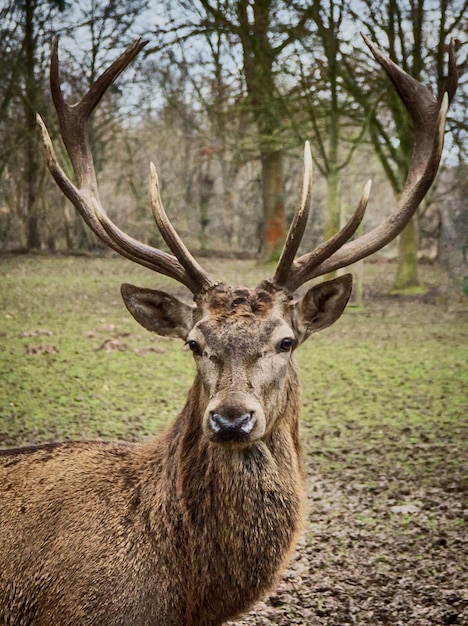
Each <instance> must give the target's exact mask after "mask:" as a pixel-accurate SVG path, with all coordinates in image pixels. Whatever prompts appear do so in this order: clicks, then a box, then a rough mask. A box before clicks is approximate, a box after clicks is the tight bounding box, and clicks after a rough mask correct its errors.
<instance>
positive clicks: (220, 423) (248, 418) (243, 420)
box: [209, 407, 257, 442]
mask: <svg viewBox="0 0 468 626" xmlns="http://www.w3.org/2000/svg"><path fill="white" fill-rule="evenodd" d="M256 421H257V418H256V417H255V413H254V411H249V412H241V411H239V409H235V408H231V407H224V408H222V409H221V408H220V409H218V410H217V411H210V421H209V426H210V430H211V432H212V433H213V434H214V435H215V438H216V440H217V441H222V442H224V441H245V440H246V439H248V437H249V435H250V433H251V432H252V430H253V428H254V426H255V423H256Z"/></svg>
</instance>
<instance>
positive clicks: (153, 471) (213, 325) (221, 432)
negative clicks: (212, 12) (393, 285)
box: [0, 39, 456, 626]
mask: <svg viewBox="0 0 468 626" xmlns="http://www.w3.org/2000/svg"><path fill="white" fill-rule="evenodd" d="M366 43H367V45H368V46H369V48H370V50H371V51H372V53H373V55H374V56H375V58H376V59H377V61H378V62H379V63H380V64H381V65H382V67H383V68H384V69H385V71H386V72H387V74H388V76H389V77H390V79H391V80H392V82H393V83H394V85H395V87H396V89H397V90H398V93H399V95H400V97H401V99H402V101H403V102H404V104H405V105H406V107H407V109H408V111H409V113H410V114H411V116H412V118H413V121H414V153H413V157H412V160H411V163H410V167H409V174H408V179H407V182H406V185H405V188H404V191H403V194H402V197H401V200H400V201H399V203H398V206H397V208H396V210H395V212H394V213H393V214H392V215H390V216H389V217H388V219H387V220H386V221H385V222H384V223H383V224H382V225H380V226H378V227H377V228H375V230H373V231H371V232H369V233H367V234H365V235H364V236H362V237H361V238H359V239H356V240H354V241H352V242H348V240H349V238H350V237H351V235H352V234H353V233H354V232H355V230H356V228H357V226H358V224H359V222H360V221H361V219H362V217H363V214H364V210H365V208H366V204H367V200H368V196H369V189H370V187H369V185H367V186H366V188H365V190H364V193H363V196H362V198H361V201H360V203H359V205H358V208H357V210H356V212H355V214H354V215H353V217H352V218H351V220H350V221H349V223H348V224H347V225H346V226H345V227H344V228H343V230H342V231H340V232H339V233H338V234H337V235H335V236H334V237H333V238H332V239H330V240H329V241H327V242H326V243H324V244H322V245H321V246H319V247H318V248H317V249H316V250H314V251H312V252H309V253H307V254H304V255H303V256H300V257H299V258H297V259H296V260H295V255H296V252H297V250H298V247H299V243H300V240H301V237H302V234H303V231H304V228H305V225H306V222H307V212H308V206H309V200H310V180H311V157H310V152H309V150H308V147H306V151H305V168H304V181H303V187H302V195H301V201H300V204H299V208H298V210H297V213H296V215H295V218H294V220H293V223H292V226H291V229H290V231H289V234H288V238H287V241H286V244H285V247H284V250H283V253H282V256H281V259H280V261H279V264H278V268H277V270H276V273H275V275H274V277H273V278H272V279H269V280H265V281H263V282H262V283H260V284H259V285H258V286H257V287H255V288H244V287H231V286H228V285H226V284H224V283H221V282H217V281H215V280H213V279H212V278H210V276H208V274H207V273H206V272H205V271H204V270H203V268H202V267H201V266H200V265H199V264H198V263H197V262H196V260H195V259H194V258H193V257H192V256H191V254H190V252H189V251H188V250H187V248H186V247H185V245H184V243H183V242H182V241H181V239H180V237H179V236H178V235H177V233H176V232H175V230H174V228H173V226H172V225H171V223H170V221H169V220H168V218H167V216H166V213H165V211H164V208H163V206H162V203H161V199H160V194H159V187H158V179H157V176H156V172H155V169H154V167H153V166H151V203H152V209H153V213H154V217H155V220H156V224H157V226H158V228H159V230H160V232H161V235H162V236H163V238H164V239H165V241H166V243H167V245H168V247H169V249H170V250H171V251H172V254H169V253H167V252H163V251H161V250H158V249H155V248H152V247H149V246H147V245H144V244H142V243H139V242H138V241H136V240H134V239H132V238H131V237H130V236H128V235H126V234H125V233H123V232H122V231H121V230H119V229H118V228H117V227H116V226H115V225H114V224H113V223H112V222H111V221H110V219H109V217H108V216H107V214H106V213H105V211H104V210H103V208H102V206H101V202H100V199H99V193H98V187H97V182H96V176H95V170H94V166H93V159H92V157H91V152H90V147H89V141H88V136H87V129H86V127H87V120H88V118H89V116H90V114H91V113H92V111H93V110H94V108H95V107H96V106H97V104H98V102H99V101H100V99H101V97H102V96H103V94H104V93H105V91H106V89H107V88H108V87H109V86H110V85H111V84H112V83H113V81H114V80H115V79H116V78H117V77H118V76H119V75H120V73H121V72H122V71H123V70H124V69H125V68H126V67H127V65H128V64H129V63H130V61H131V60H132V59H133V58H134V57H135V56H136V55H137V54H138V52H139V51H140V50H141V48H142V47H143V45H144V43H141V42H139V41H137V42H135V43H134V44H133V45H132V46H130V47H129V48H128V49H127V50H126V51H125V52H124V53H123V54H122V56H121V57H120V58H119V59H118V60H117V61H115V62H114V63H113V64H112V65H111V66H110V67H109V68H108V69H107V70H106V71H105V72H104V73H103V74H102V76H101V77H100V78H98V80H97V81H96V82H95V83H94V84H93V85H92V87H91V88H90V90H89V92H88V93H87V94H86V95H85V96H84V98H83V99H82V100H81V101H80V102H78V103H77V104H74V105H72V106H70V105H68V104H67V103H66V102H65V101H64V98H63V96H62V93H61V89H60V85H59V68H58V53H57V43H55V45H54V49H53V53H52V59H51V89H52V95H53V100H54V103H55V107H56V109H57V113H58V118H59V123H60V130H61V134H62V137H63V141H64V143H65V146H66V149H67V152H68V155H69V157H70V159H71V162H72V164H73V168H74V172H75V176H76V181H77V183H76V184H74V183H72V182H71V181H70V180H69V179H68V178H67V177H66V175H65V173H64V171H63V170H62V169H61V167H60V166H59V164H58V162H57V159H56V156H55V153H54V149H53V147H52V144H51V141H50V138H49V135H48V133H47V130H46V128H45V127H44V125H43V123H42V121H41V120H39V123H40V125H41V128H42V135H43V141H44V144H45V147H46V154H47V161H48V165H49V168H50V171H51V172H52V175H53V177H54V178H55V180H56V182H57V183H58V185H59V187H60V188H61V189H62V191H63V192H64V194H65V195H66V196H67V198H68V199H69V200H70V201H71V202H72V203H73V204H74V205H75V207H76V208H77V209H78V211H79V212H80V213H81V215H82V216H83V218H84V220H85V221H86V223H87V224H88V226H89V227H90V228H91V229H92V230H93V231H94V232H95V233H96V234H97V235H98V237H100V239H102V240H103V241H104V242H105V243H106V244H107V245H109V246H110V247H111V248H113V249H114V250H115V251H117V252H118V253H120V254H122V255H123V256H125V257H127V258H129V259H131V260H132V261H135V262H136V263H139V264H141V265H144V266H146V267H148V268H150V269H152V270H154V271H156V272H159V273H162V274H165V275H167V276H170V277H171V278H174V279H175V280H177V281H179V282H180V283H182V284H184V285H185V286H186V287H187V288H188V289H189V290H190V291H191V292H192V294H193V296H194V304H193V305H188V304H184V303H182V302H180V301H179V300H178V299H177V298H175V297H174V296H172V295H169V294H167V293H164V292H162V291H154V290H152V289H140V288H138V287H133V286H131V285H123V286H122V296H123V299H124V301H125V304H126V306H127V308H128V309H129V311H130V313H131V314H132V315H133V316H134V317H135V319H136V320H137V321H138V322H139V323H140V324H141V325H143V326H144V327H145V328H146V329H148V330H150V331H153V332H156V333H159V334H160V335H166V336H171V337H179V338H181V339H183V340H184V341H185V342H186V343H187V344H188V346H189V348H190V350H191V351H192V352H193V356H194V359H195V363H196V376H195V380H194V382H193V385H192V387H191V389H190V391H189V394H188V398H187V401H186V404H185V407H184V408H183V409H182V411H181V413H180V414H179V416H178V417H177V419H176V421H175V423H174V424H173V425H172V426H171V427H170V428H169V429H168V430H167V431H166V432H165V433H164V434H162V435H161V436H159V437H157V438H154V439H151V440H149V441H145V442H143V443H139V444H135V445H130V444H127V443H106V442H102V441H88V442H73V443H69V442H67V443H51V444H45V445H38V446H32V447H25V448H19V449H12V450H4V451H3V452H2V453H1V455H0V493H1V501H0V622H1V623H2V624H10V625H13V624H15V625H18V626H19V625H20V624H30V625H34V626H43V625H44V626H45V625H47V626H52V625H54V626H78V625H79V626H86V625H91V624H92V625H94V626H104V625H106V626H117V625H119V626H124V625H127V624H132V626H143V625H145V626H150V625H151V626H156V625H158V626H183V625H185V626H215V625H217V624H221V623H222V622H223V621H225V620H227V619H228V618H233V617H235V616H237V615H238V614H239V613H240V612H242V611H245V610H246V609H247V608H248V607H249V606H250V605H251V604H252V603H253V602H254V601H255V600H256V599H258V598H260V597H261V596H262V594H264V593H265V592H266V591H267V590H269V589H271V587H272V585H274V584H275V582H276V581H277V579H278V576H279V573H280V572H281V570H282V568H283V566H284V565H285V563H286V561H287V559H288V555H289V554H290V552H291V549H292V547H293V545H294V541H295V537H296V535H297V533H298V530H299V529H300V527H301V516H302V503H303V488H302V472H301V445H300V441H299V433H298V419H299V410H300V393H299V379H298V372H297V368H296V365H295V360H294V351H295V349H296V347H297V346H299V345H300V344H301V343H302V342H303V341H305V340H306V339H307V337H308V336H309V335H310V334H311V333H314V332H317V331H319V330H322V329H323V328H325V327H327V326H329V325H330V324H332V323H333V322H334V321H335V320H336V319H337V318H338V317H339V316H340V315H341V313H342V312H343V309H344V308H345V306H346V303H347V300H348V298H349V295H350V291H351V276H350V275H345V276H341V277H339V278H336V279H334V280H329V281H327V282H323V283H321V284H318V285H316V286H313V287H312V288H310V289H309V290H308V291H307V292H306V293H305V295H304V296H303V297H302V298H301V299H298V300H295V299H294V298H293V295H292V294H293V292H294V291H295V290H296V289H297V288H298V287H299V286H301V285H302V284H304V283H305V282H307V281H308V280H310V279H311V278H314V277H317V276H321V275H323V274H326V273H328V272H331V271H332V270H335V269H337V268H340V267H344V266H347V265H349V264H350V263H353V262H354V261H357V260H358V259H362V258H363V257H366V256H368V255H370V254H372V253H373V252H375V251H376V250H378V249H379V248H381V247H382V246H384V245H385V244H386V243H388V242H389V241H390V240H392V239H393V238H394V237H395V236H396V235H397V234H398V233H399V232H400V231H401V230H402V229H403V228H404V226H405V224H406V223H407V222H408V220H409V219H410V218H411V216H412V214H413V213H414V211H415V209H416V207H417V206H418V204H419V203H420V201H421V199H422V198H423V197H424V195H425V193H426V192H427V190H428V188H429V187H430V185H431V183H432V181H433V179H434V177H435V175H436V172H437V169H438V164H439V160H440V154H441V150H442V143H443V136H444V124H445V117H446V113H447V108H448V102H449V100H450V99H451V98H452V96H453V94H454V92H455V88H456V73H455V64H454V58H453V53H452V52H450V55H449V68H450V69H449V73H448V80H447V85H446V94H445V95H444V96H443V97H442V98H441V99H440V101H439V102H437V101H436V100H435V99H434V97H433V96H432V94H431V93H430V91H429V90H428V89H427V88H426V87H424V86H423V85H421V84H419V83H418V82H417V81H415V80H413V79H412V78H411V77H410V76H408V75H407V74H406V73H405V72H403V71H402V70H401V69H399V68H398V67H397V66H396V65H394V64H393V63H392V62H391V61H390V60H388V59H387V58H386V57H384V56H383V55H382V54H381V53H380V51H379V50H378V49H377V48H376V47H375V45H374V44H373V43H372V42H370V41H369V40H367V39H366Z"/></svg>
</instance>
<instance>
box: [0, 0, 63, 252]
mask: <svg viewBox="0 0 468 626" xmlns="http://www.w3.org/2000/svg"><path fill="white" fill-rule="evenodd" d="M63 9H64V2H63V1H62V0H55V1H53V2H52V1H49V2H47V1H45V0H24V2H21V3H14V4H13V5H12V6H10V7H8V8H7V9H6V10H5V11H4V14H3V16H2V17H3V19H4V22H3V24H4V26H3V28H2V34H3V38H2V44H3V45H4V46H5V50H4V52H5V56H4V57H3V58H7V59H8V60H9V62H8V63H5V64H4V72H5V73H4V75H3V79H4V81H5V82H4V83H3V89H2V102H1V109H2V129H1V133H2V137H3V139H4V145H5V146H8V149H7V150H6V151H5V153H4V154H5V156H4V158H3V159H2V163H1V171H2V177H3V178H8V179H10V180H11V179H12V178H15V179H16V186H18V185H19V187H18V188H19V189H21V193H20V194H18V195H17V197H16V202H17V203H18V205H19V207H18V213H19V214H20V215H21V216H24V223H25V233H26V237H25V239H26V241H25V243H26V247H27V248H28V249H38V248H40V247H41V244H42V238H41V232H40V228H39V214H38V212H39V204H40V203H39V200H40V185H41V181H42V179H43V176H41V168H42V162H41V156H42V148H41V147H40V143H39V135H38V132H37V125H36V112H37V111H40V110H42V109H43V103H42V97H41V93H42V88H43V85H44V68H43V64H42V63H41V49H42V46H43V44H44V40H45V39H46V38H47V35H48V25H49V23H50V21H51V20H52V18H53V16H54V15H56V14H57V13H58V12H59V11H62V10H63ZM13 163H16V167H12V166H13ZM42 169H43V168H42ZM14 170H15V171H14ZM7 173H8V174H7ZM19 178H21V181H19ZM4 193H5V191H4Z"/></svg>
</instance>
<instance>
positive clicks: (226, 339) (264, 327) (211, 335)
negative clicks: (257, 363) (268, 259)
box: [190, 285, 293, 352]
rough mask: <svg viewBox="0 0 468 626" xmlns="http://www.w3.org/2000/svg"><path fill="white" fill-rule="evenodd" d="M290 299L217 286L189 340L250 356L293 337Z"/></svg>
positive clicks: (284, 296)
mask: <svg viewBox="0 0 468 626" xmlns="http://www.w3.org/2000/svg"><path fill="white" fill-rule="evenodd" d="M289 302H290V299H289V297H288V296H286V295H285V294H283V293H280V292H279V293H269V292H267V291H265V290H263V289H258V288H256V289H248V288H245V287H229V286H225V285H222V286H218V287H217V288H216V289H215V290H213V292H212V293H210V294H209V296H208V297H207V298H206V299H205V300H204V301H203V303H201V307H200V308H201V311H202V314H201V319H199V321H198V322H197V324H196V325H195V327H194V329H193V330H192V332H191V333H190V338H194V339H197V340H198V341H200V340H201V341H203V343H204V344H205V345H209V346H211V347H213V348H214V349H216V348H222V347H224V348H226V347H230V348H232V349H236V348H238V349H241V350H247V351H248V352H251V351H252V350H254V351H258V350H259V349H261V347H262V346H265V347H267V346H268V345H269V344H271V343H272V342H273V343H274V342H275V341H276V340H280V339H281V338H284V337H286V336H288V337H289V336H291V337H292V336H293V331H292V329H291V326H290V324H289V323H288V322H290V311H289V309H290V307H289Z"/></svg>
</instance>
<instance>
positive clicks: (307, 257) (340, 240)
mask: <svg viewBox="0 0 468 626" xmlns="http://www.w3.org/2000/svg"><path fill="white" fill-rule="evenodd" d="M371 186H372V182H371V181H370V180H368V181H367V183H366V185H365V187H364V190H363V192H362V196H361V199H360V201H359V204H358V206H357V207H356V210H355V211H354V213H353V215H352V216H351V218H350V219H349V220H348V222H347V223H346V224H345V225H344V226H343V228H342V229H341V230H340V231H338V232H337V233H336V234H335V235H333V237H330V239H328V240H327V241H325V242H324V243H322V244H321V245H320V246H318V247H317V248H315V250H312V252H308V253H307V254H303V255H302V256H301V257H300V258H299V259H297V261H295V263H294V266H293V268H292V271H291V272H290V274H289V276H288V278H287V281H286V283H285V284H284V286H285V287H286V288H287V289H288V290H289V291H291V292H292V291H295V290H296V289H297V288H298V287H300V286H301V285H303V284H304V283H306V282H307V281H308V280H310V279H311V278H313V277H314V276H316V273H315V271H314V270H315V268H317V267H318V266H320V264H321V263H322V262H323V261H324V260H325V259H328V258H329V257H330V256H331V255H332V254H334V253H335V252H336V251H337V250H339V249H340V248H341V247H342V246H343V245H344V244H345V243H346V242H347V241H348V239H350V238H351V237H352V236H353V235H354V233H355V232H356V230H357V229H358V227H359V225H360V223H361V222H362V219H363V217H364V214H365V212H366V208H367V204H368V202H369V196H370V191H371Z"/></svg>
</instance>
